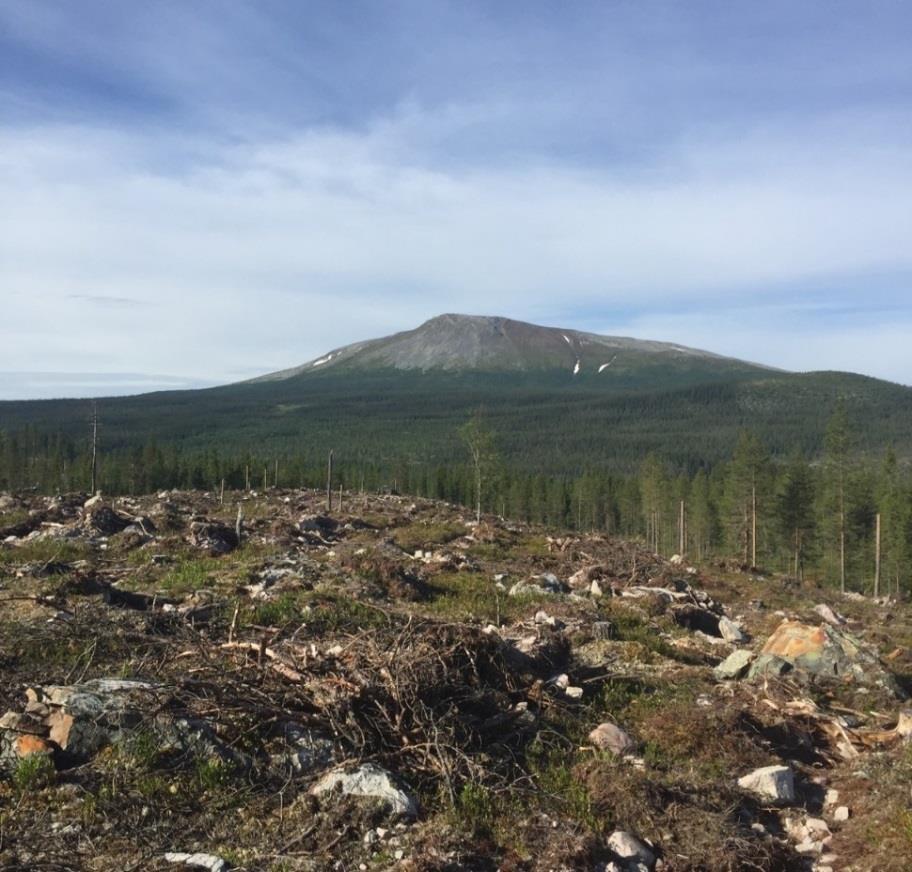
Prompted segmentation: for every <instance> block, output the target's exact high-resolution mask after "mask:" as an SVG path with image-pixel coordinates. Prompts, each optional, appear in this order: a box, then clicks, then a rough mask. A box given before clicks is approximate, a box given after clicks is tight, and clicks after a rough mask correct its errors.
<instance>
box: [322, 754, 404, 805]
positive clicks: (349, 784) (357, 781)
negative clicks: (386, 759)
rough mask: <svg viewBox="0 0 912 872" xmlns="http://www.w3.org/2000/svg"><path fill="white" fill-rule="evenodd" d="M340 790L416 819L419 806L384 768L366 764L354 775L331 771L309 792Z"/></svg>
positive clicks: (353, 773) (352, 773)
mask: <svg viewBox="0 0 912 872" xmlns="http://www.w3.org/2000/svg"><path fill="white" fill-rule="evenodd" d="M336 788H341V790H342V793H344V794H345V795H347V796H364V797H369V798H371V799H375V800H379V801H380V802H381V803H382V804H383V805H384V806H385V807H386V809H387V810H388V811H389V812H390V813H392V814H399V815H405V816H406V817H416V816H417V814H418V803H417V802H416V801H415V799H414V797H412V796H409V794H407V793H406V792H405V791H404V790H402V789H401V788H400V787H398V786H397V785H396V783H395V781H394V780H393V777H392V776H391V775H390V773H389V772H387V771H386V770H385V769H381V768H380V767H379V766H375V765H374V764H372V763H366V764H365V765H363V766H361V767H360V768H359V769H356V770H355V771H354V772H349V773H346V772H338V771H337V772H330V773H328V774H327V775H324V776H323V778H321V779H320V780H319V781H318V782H317V783H316V784H315V785H314V786H313V787H312V788H311V789H310V792H311V793H313V794H316V795H320V794H324V793H330V792H331V791H333V790H335V789H336Z"/></svg>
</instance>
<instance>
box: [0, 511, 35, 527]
mask: <svg viewBox="0 0 912 872" xmlns="http://www.w3.org/2000/svg"><path fill="white" fill-rule="evenodd" d="M28 518H29V513H28V509H15V510H14V511H11V512H0V528H3V527H15V526H17V525H18V524H23V523H25V522H26V521H27V520H28Z"/></svg>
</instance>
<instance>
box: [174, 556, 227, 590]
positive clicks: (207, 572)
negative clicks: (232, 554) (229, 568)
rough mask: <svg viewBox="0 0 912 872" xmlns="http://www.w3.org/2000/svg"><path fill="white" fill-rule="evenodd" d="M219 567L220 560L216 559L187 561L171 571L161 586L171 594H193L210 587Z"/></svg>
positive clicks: (205, 558) (204, 558)
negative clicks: (213, 575)
mask: <svg viewBox="0 0 912 872" xmlns="http://www.w3.org/2000/svg"><path fill="white" fill-rule="evenodd" d="M218 566H219V564H218V560H217V559H216V558H214V557H201V558H198V559H196V560H185V561H183V562H181V563H178V564H177V565H176V566H174V567H172V568H171V569H169V570H168V572H167V573H166V574H165V575H164V577H163V578H162V579H161V581H160V582H159V586H160V587H161V588H162V589H163V590H167V591H170V592H171V593H193V591H196V590H200V589H202V588H204V587H207V586H208V585H209V583H210V580H211V576H212V574H213V573H214V572H215V571H216V570H217V568H218Z"/></svg>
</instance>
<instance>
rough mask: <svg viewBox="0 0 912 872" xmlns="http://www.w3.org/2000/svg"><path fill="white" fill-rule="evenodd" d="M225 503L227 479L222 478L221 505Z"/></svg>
mask: <svg viewBox="0 0 912 872" xmlns="http://www.w3.org/2000/svg"><path fill="white" fill-rule="evenodd" d="M224 504H225V479H222V486H221V488H220V489H219V505H220V506H223V505H224Z"/></svg>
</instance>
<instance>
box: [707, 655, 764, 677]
mask: <svg viewBox="0 0 912 872" xmlns="http://www.w3.org/2000/svg"><path fill="white" fill-rule="evenodd" d="M753 659H754V654H753V652H751V651H747V650H745V649H743V648H742V649H741V650H739V651H733V652H732V653H731V654H729V655H728V657H726V658H725V659H724V660H723V661H722V662H721V663H720V664H719V665H718V666H717V667H716V668H715V669H714V670H713V674H714V675H715V676H716V678H718V679H720V680H722V681H727V680H732V679H737V678H741V677H743V676H744V675H745V674H746V673H747V670H748V669H749V668H750V665H751V662H752V661H753Z"/></svg>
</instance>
